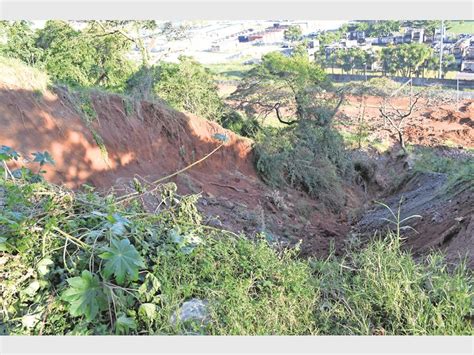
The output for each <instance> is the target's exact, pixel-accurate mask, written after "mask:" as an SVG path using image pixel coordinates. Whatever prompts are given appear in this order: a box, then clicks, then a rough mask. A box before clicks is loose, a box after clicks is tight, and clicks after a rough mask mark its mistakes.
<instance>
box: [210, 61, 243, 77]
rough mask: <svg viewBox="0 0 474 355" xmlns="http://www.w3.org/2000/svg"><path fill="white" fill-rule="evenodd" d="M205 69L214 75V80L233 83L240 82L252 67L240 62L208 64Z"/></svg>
mask: <svg viewBox="0 0 474 355" xmlns="http://www.w3.org/2000/svg"><path fill="white" fill-rule="evenodd" d="M206 67H207V68H208V69H209V70H210V71H211V73H212V74H214V76H215V78H216V80H223V81H233V80H240V79H242V78H243V77H244V75H245V73H246V72H247V71H249V70H250V69H251V68H252V65H245V64H244V63H243V62H242V61H239V62H229V63H218V64H208V65H206Z"/></svg>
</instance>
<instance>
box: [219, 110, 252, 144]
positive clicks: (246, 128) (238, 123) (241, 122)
mask: <svg viewBox="0 0 474 355" xmlns="http://www.w3.org/2000/svg"><path fill="white" fill-rule="evenodd" d="M220 124H221V125H222V127H224V128H227V129H230V130H231V131H233V132H235V133H237V134H239V135H241V136H243V137H249V138H254V137H256V136H257V134H258V133H259V131H260V130H261V126H260V123H259V122H258V120H257V119H256V118H254V117H251V118H248V117H244V116H243V115H241V114H240V113H239V112H237V111H230V112H226V113H225V114H224V115H223V116H222V118H221V121H220Z"/></svg>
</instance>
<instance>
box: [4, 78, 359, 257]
mask: <svg viewBox="0 0 474 355" xmlns="http://www.w3.org/2000/svg"><path fill="white" fill-rule="evenodd" d="M92 97H93V100H92V102H93V106H94V109H95V111H96V112H97V118H96V119H94V120H93V121H92V124H91V126H92V128H93V130H95V131H96V132H97V133H98V135H99V136H100V137H101V138H102V140H103V143H104V145H105V147H106V150H107V154H108V157H107V156H104V154H103V152H101V149H100V147H99V145H98V144H97V143H96V141H95V139H94V136H93V133H92V132H91V130H90V129H89V128H88V126H87V124H86V123H85V120H84V119H83V118H81V116H80V115H79V114H78V113H77V111H76V110H74V109H73V105H72V104H71V103H70V97H69V96H68V94H67V92H66V91H64V92H63V91H57V93H52V92H47V93H45V94H44V95H43V96H42V97H40V98H38V96H37V95H35V94H34V93H33V92H31V91H27V90H23V89H20V88H14V87H12V86H11V85H9V86H6V85H2V83H0V125H1V127H2V129H1V131H0V144H3V145H7V146H10V147H13V148H14V149H16V150H17V151H19V152H20V153H23V154H28V153H31V152H35V151H48V152H49V153H50V154H51V155H52V156H53V158H54V160H55V162H56V164H55V166H54V167H50V166H47V168H46V170H47V173H46V175H45V177H46V179H47V180H49V181H51V182H54V183H57V184H64V185H66V186H68V187H70V188H73V189H78V188H80V187H81V186H82V185H83V184H84V183H87V184H90V185H93V186H95V187H97V188H98V189H99V190H101V191H105V190H108V189H110V188H112V187H113V188H114V189H115V190H116V191H117V192H118V193H124V192H126V191H129V190H130V188H129V187H130V185H131V183H130V181H131V180H132V179H133V178H134V177H137V178H138V179H142V180H143V181H154V180H156V179H159V178H160V177H163V176H167V175H168V174H171V173H174V172H176V171H177V170H179V169H182V168H184V167H186V166H188V165H189V164H191V163H192V162H195V161H196V160H198V159H200V158H202V157H204V156H206V155H207V154H208V153H209V152H211V151H212V150H213V149H215V148H216V147H217V146H219V144H220V142H219V141H218V140H217V139H215V138H213V136H214V135H215V134H216V133H220V134H225V135H226V136H227V138H228V140H227V141H226V142H225V143H224V145H223V147H222V148H220V149H219V150H217V151H216V153H214V154H213V155H211V156H210V157H209V158H208V159H206V160H204V161H203V162H202V163H200V164H198V165H196V166H194V167H192V168H191V169H189V170H187V171H186V172H185V173H183V174H180V175H178V176H177V177H175V178H173V179H171V181H174V182H176V184H177V185H178V192H179V193H201V195H202V198H201V199H200V201H199V208H200V209H201V210H202V211H203V212H204V213H205V215H207V216H208V218H207V220H206V223H208V224H210V225H214V226H219V227H221V226H222V227H223V228H227V229H230V230H233V231H235V232H239V231H245V232H247V233H248V234H253V233H255V232H259V231H261V230H265V231H267V232H268V233H269V234H271V235H272V236H273V237H274V238H275V240H276V241H279V242H282V243H285V244H295V243H297V242H298V241H299V240H300V239H302V250H303V253H305V254H311V255H327V253H328V251H329V248H330V245H331V244H334V246H335V247H336V249H337V250H338V251H340V250H341V249H342V247H343V245H344V239H345V236H346V235H347V233H348V231H349V228H350V226H349V224H348V223H347V217H346V214H345V213H344V212H342V211H341V213H340V214H338V215H334V214H331V213H329V212H327V211H326V210H325V209H324V208H323V207H322V206H321V204H319V203H318V202H317V201H314V200H312V199H310V198H309V197H308V196H306V195H305V194H304V193H300V192H296V191H294V190H288V191H280V193H281V195H282V196H281V197H282V198H283V200H284V202H285V203H284V206H283V207H281V206H277V205H276V203H275V199H274V198H273V197H272V196H274V193H273V192H272V191H271V189H269V188H268V187H267V186H266V185H265V184H263V182H261V180H260V179H259V177H258V175H257V173H256V171H255V169H254V166H253V158H252V141H250V140H248V139H245V138H242V137H240V136H237V135H236V134H234V133H233V132H230V131H228V130H225V129H223V128H222V127H220V126H219V125H218V124H216V123H213V122H209V121H207V120H205V119H202V118H199V117H195V116H192V115H188V114H183V113H180V112H176V111H174V110H172V109H170V108H167V107H165V106H164V105H162V104H157V103H150V102H141V103H140V104H139V105H138V107H135V110H134V113H133V114H131V115H127V114H126V113H125V112H126V108H125V107H126V104H125V102H124V100H123V99H122V98H121V97H120V96H117V95H105V94H100V93H97V94H94V95H92ZM347 204H348V207H347V208H350V207H352V205H354V206H357V205H358V204H359V199H358V197H357V196H356V195H354V196H353V197H352V198H351V199H349V200H348V202H347Z"/></svg>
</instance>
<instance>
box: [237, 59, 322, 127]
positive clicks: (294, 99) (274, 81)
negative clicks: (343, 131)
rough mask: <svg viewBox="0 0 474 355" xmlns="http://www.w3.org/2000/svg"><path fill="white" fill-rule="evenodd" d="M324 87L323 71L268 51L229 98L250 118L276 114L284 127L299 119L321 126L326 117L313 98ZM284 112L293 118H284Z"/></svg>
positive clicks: (309, 64)
mask: <svg viewBox="0 0 474 355" xmlns="http://www.w3.org/2000/svg"><path fill="white" fill-rule="evenodd" d="M327 84H328V82H327V79H326V75H325V73H324V71H323V70H322V69H321V67H320V66H319V65H318V64H316V63H315V62H313V61H310V60H309V59H308V57H307V56H302V55H293V56H291V57H286V56H284V55H283V54H282V53H280V52H271V53H268V54H266V55H265V56H263V58H262V62H261V63H260V64H259V65H257V66H256V67H254V68H253V69H251V70H250V71H249V72H248V73H247V74H246V76H245V77H244V78H243V80H242V82H241V83H240V84H239V86H238V88H237V90H236V91H235V92H234V93H233V94H232V95H231V98H232V99H234V100H236V101H237V102H239V103H240V104H239V107H240V108H242V109H244V110H246V111H247V113H248V114H249V115H250V116H251V115H254V114H256V113H260V114H263V115H264V117H267V116H268V115H269V114H270V113H275V115H276V118H277V119H278V120H279V121H280V122H281V123H283V124H287V125H292V124H294V123H296V122H297V121H298V120H300V119H316V120H319V121H320V122H321V124H324V123H325V122H326V119H327V117H326V116H325V115H322V114H321V111H320V110H319V109H318V107H317V103H318V102H317V101H318V100H315V97H316V96H317V94H318V93H320V92H321V89H322V87H325V86H326V85H327ZM285 111H286V112H288V111H290V112H294V114H295V116H296V118H294V119H291V118H288V117H284V116H285V114H284V112H285Z"/></svg>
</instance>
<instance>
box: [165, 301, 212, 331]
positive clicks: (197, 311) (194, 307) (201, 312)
mask: <svg viewBox="0 0 474 355" xmlns="http://www.w3.org/2000/svg"><path fill="white" fill-rule="evenodd" d="M209 318H210V317H209V310H208V302H207V301H206V300H201V299H199V298H192V299H190V300H189V301H186V302H184V303H183V304H182V305H181V307H180V308H179V309H178V310H177V311H176V312H174V313H173V315H172V316H171V324H172V325H173V326H174V325H176V323H177V322H179V323H189V322H191V323H194V324H195V325H198V326H200V327H202V326H204V325H206V324H207V323H208V322H209V320H210V319H209Z"/></svg>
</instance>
